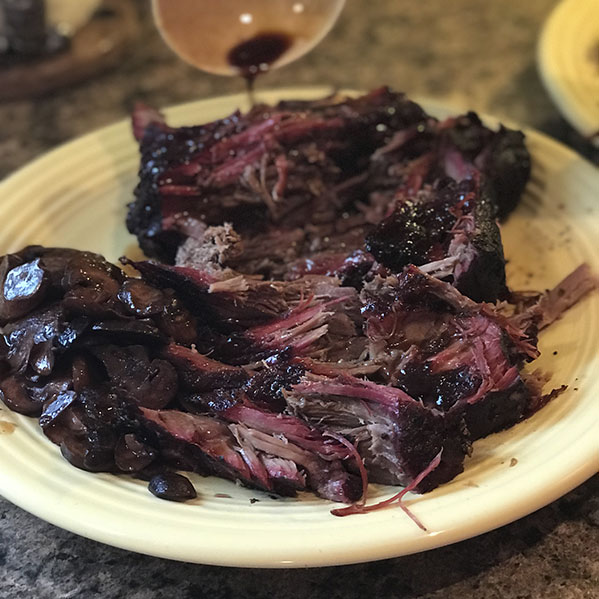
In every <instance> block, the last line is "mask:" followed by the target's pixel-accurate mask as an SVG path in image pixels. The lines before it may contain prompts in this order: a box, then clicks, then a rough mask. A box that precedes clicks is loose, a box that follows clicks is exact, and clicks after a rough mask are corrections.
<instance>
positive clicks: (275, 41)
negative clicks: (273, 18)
mask: <svg viewBox="0 0 599 599" xmlns="http://www.w3.org/2000/svg"><path fill="white" fill-rule="evenodd" d="M292 43H293V38H292V37H291V36H290V35H288V34H287V33H272V32H265V33H259V34H258V35H255V36H254V37H252V38H250V39H249V40H246V41H244V42H241V43H240V44H237V46H235V47H233V48H231V50H230V51H229V53H228V54H227V62H228V63H229V64H230V65H231V66H232V67H235V68H236V69H239V73H240V75H241V76H242V77H243V78H244V79H245V80H246V83H247V90H248V94H249V95H250V99H251V96H252V92H253V89H254V81H255V79H256V77H257V76H258V75H260V73H264V72H265V71H267V70H268V67H269V66H270V65H271V64H272V63H273V62H275V61H276V60H278V59H279V58H280V57H281V56H283V54H284V53H285V52H286V51H287V50H289V48H290V47H291V44H292Z"/></svg>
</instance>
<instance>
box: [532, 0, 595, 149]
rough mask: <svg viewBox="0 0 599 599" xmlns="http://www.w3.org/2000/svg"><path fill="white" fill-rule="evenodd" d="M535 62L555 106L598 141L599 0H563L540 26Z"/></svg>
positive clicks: (571, 122)
mask: <svg viewBox="0 0 599 599" xmlns="http://www.w3.org/2000/svg"><path fill="white" fill-rule="evenodd" d="M537 62H538V65H539V71H540V73H541V78H542V79H543V82H544V84H545V87H546V88H547V91H548V92H549V94H550V95H551V97H552V98H553V101H554V102H555V103H556V104H557V107H558V108H559V109H560V111H561V112H562V113H563V115H564V116H565V117H566V119H567V120H568V121H569V123H570V124H571V125H572V126H573V127H574V128H575V129H577V130H578V131H579V132H580V133H581V134H582V135H584V136H585V137H588V138H589V139H591V140H592V141H593V143H595V145H599V1H598V0H562V1H561V2H560V3H559V4H558V5H557V6H556V7H555V9H554V10H553V12H552V13H551V15H550V16H549V18H548V19H547V21H546V22H545V25H544V26H543V31H542V34H541V38H540V40H539V46H538V52H537Z"/></svg>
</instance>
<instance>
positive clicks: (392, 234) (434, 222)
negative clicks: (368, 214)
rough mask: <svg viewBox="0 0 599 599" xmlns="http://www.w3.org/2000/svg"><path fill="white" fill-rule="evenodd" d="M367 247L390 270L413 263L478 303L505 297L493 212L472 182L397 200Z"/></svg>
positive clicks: (450, 182) (446, 184) (442, 185)
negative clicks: (394, 207) (447, 282)
mask: <svg viewBox="0 0 599 599" xmlns="http://www.w3.org/2000/svg"><path fill="white" fill-rule="evenodd" d="M366 247H367V249H368V250H369V251H370V252H371V253H372V255H373V256H374V257H375V258H376V259H377V260H378V261H379V262H381V263H382V264H383V265H385V266H387V267H388V268H390V269H391V270H393V271H394V272H399V271H401V270H402V269H403V267H405V266H407V265H408V264H415V265H416V266H420V267H421V269H422V270H425V271H427V272H430V273H431V274H434V275H435V276H437V277H440V278H443V279H448V280H450V281H451V282H452V283H453V284H454V285H455V286H456V287H457V288H458V289H459V290H460V291H461V292H462V293H464V294H465V295H467V296H469V297H471V298H472V299H474V300H476V301H495V300H497V299H505V298H506V296H507V293H508V292H507V287H506V284H505V259H504V257H503V247H502V244H501V237H500V234H499V229H498V227H497V224H496V222H495V208H494V206H493V204H492V202H491V201H490V199H489V198H488V197H487V196H486V195H485V193H484V189H482V188H481V187H480V185H479V184H478V183H477V181H476V180H475V179H467V180H464V181H462V182H461V183H456V182H455V181H454V180H452V179H445V180H441V181H439V182H438V183H437V184H436V185H434V186H433V187H427V188H426V189H424V190H422V191H420V192H418V194H416V196H415V197H413V198H411V197H410V198H409V199H403V200H398V203H397V208H396V209H395V211H394V212H393V213H392V214H391V215H390V216H389V217H388V218H386V219H385V220H383V221H382V222H381V224H380V225H378V226H377V227H376V228H375V229H374V230H373V231H372V232H371V233H370V234H369V235H368V237H367V238H366Z"/></svg>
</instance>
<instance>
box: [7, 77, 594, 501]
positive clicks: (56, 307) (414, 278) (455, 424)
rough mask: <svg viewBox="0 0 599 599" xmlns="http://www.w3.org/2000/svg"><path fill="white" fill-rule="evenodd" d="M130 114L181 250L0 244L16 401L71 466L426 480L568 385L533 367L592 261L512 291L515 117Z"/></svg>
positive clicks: (326, 489) (368, 109)
mask: <svg viewBox="0 0 599 599" xmlns="http://www.w3.org/2000/svg"><path fill="white" fill-rule="evenodd" d="M134 131H135V135H136V137H137V139H138V140H139V141H140V145H141V153H142V164H141V170H140V182H139V185H138V187H137V189H136V192H135V195H136V199H135V201H134V202H133V203H132V204H131V205H130V207H129V216H128V221H127V222H128V226H129V229H130V230H131V231H132V232H134V233H135V234H137V236H138V239H139V242H140V245H141V247H142V248H143V249H144V251H145V252H146V253H147V254H148V255H150V256H151V257H152V258H159V259H162V260H163V262H159V261H156V260H155V259H151V260H144V261H138V262H133V261H131V260H128V259H126V258H123V259H121V262H122V263H123V264H126V265H128V266H130V267H133V268H134V269H136V270H137V272H138V273H139V275H140V276H139V278H138V277H133V276H129V275H127V274H125V273H124V272H123V271H122V270H121V269H120V268H118V267H117V266H114V265H112V264H109V263H108V262H106V260H104V258H102V257H101V256H99V255H97V254H93V253H90V252H80V251H76V250H69V249H61V248H43V247H39V246H31V247H27V248H25V249H23V250H22V251H20V252H18V253H16V254H9V255H6V256H4V257H2V258H0V290H1V292H2V293H0V326H1V327H2V329H1V331H2V340H1V343H0V398H1V399H2V400H3V401H4V403H5V404H6V405H7V406H8V407H9V408H10V409H12V410H15V411H17V412H20V413H22V414H26V415H28V416H35V417H38V418H39V423H40V426H41V428H42V430H43V431H44V433H45V434H46V435H47V437H48V438H49V439H50V440H51V441H53V442H54V443H56V444H57V445H59V446H60V449H61V452H62V454H63V455H64V457H65V458H66V459H67V460H69V461H70V462H71V463H72V464H73V465H75V466H77V467H78V468H83V469H86V470H90V471H94V472H96V471H106V472H115V473H119V472H120V473H127V474H130V475H133V476H136V477H139V478H142V479H145V480H148V481H149V488H150V491H151V492H152V493H154V494H155V495H156V496H157V497H162V498H164V499H168V500H173V501H184V500H186V499H190V498H193V497H195V490H194V488H193V486H192V485H191V483H190V482H189V481H188V480H187V479H185V478H184V477H182V476H181V475H180V474H176V473H175V472H174V471H175V470H185V471H190V472H197V473H199V474H201V475H206V476H207V475H215V476H220V477H223V478H226V479H229V480H232V481H236V482H239V483H241V484H243V485H246V486H249V487H253V488H256V489H261V490H263V491H268V492H271V493H272V492H274V493H277V494H280V495H294V494H296V493H297V492H298V491H312V492H314V493H316V494H317V495H319V496H320V497H323V498H326V499H330V500H333V501H339V502H346V503H352V502H356V501H358V500H359V499H360V498H362V499H365V497H363V494H364V492H365V490H366V486H367V482H368V479H369V480H371V481H374V482H379V483H383V484H393V485H403V486H405V487H407V488H408V489H414V490H416V491H418V492H423V493H424V492H427V491H430V490H431V489H433V488H435V487H436V486H438V485H440V484H442V483H444V482H447V481H449V480H451V479H452V478H453V477H455V476H456V475H457V474H459V473H460V472H461V471H462V470H463V465H464V459H465V457H466V456H467V455H468V454H469V453H470V451H471V443H472V441H473V440H475V439H478V438H479V437H483V436H485V435H488V434H490V433H493V432H495V431H499V430H501V429H503V428H506V427H509V426H512V425H513V424H514V423H516V422H517V421H519V420H520V419H522V418H524V417H526V416H528V415H529V414H531V413H532V412H533V411H535V410H536V409H538V408H539V407H541V406H542V405H544V403H546V401H548V397H551V396H552V395H554V394H555V393H553V394H552V393H550V394H549V395H545V396H543V395H542V385H541V384H540V382H541V379H542V377H541V376H540V375H534V376H532V375H528V376H527V375H525V374H523V373H522V369H523V366H524V365H525V363H526V362H528V361H531V360H533V359H534V358H536V357H537V356H538V350H537V347H536V337H537V333H538V331H539V330H540V329H541V328H542V327H544V326H547V325H548V324H550V323H551V322H552V321H553V320H555V319H556V318H558V317H559V315H560V314H561V313H562V312H563V311H565V310H566V309H567V308H569V307H570V306H571V305H572V304H573V303H575V302H576V301H578V300H579V299H580V298H581V297H582V295H584V294H585V293H586V292H588V291H591V290H592V289H594V288H595V287H596V286H597V281H596V279H595V278H594V276H593V275H592V273H591V272H590V271H589V270H588V268H586V267H584V266H583V267H581V268H580V269H578V270H577V271H575V272H574V273H573V274H572V275H570V276H569V277H567V278H566V279H564V281H562V282H561V283H560V284H559V285H558V287H557V288H556V289H554V290H551V291H548V292H547V293H545V294H544V295H541V294H537V295H536V296H531V295H528V296H522V295H518V294H510V293H509V292H508V290H507V287H506V282H505V269H504V266H505V261H504V258H503V250H502V245H501V239H500V234H499V229H498V226H497V223H496V218H497V217H498V216H505V215H506V214H507V213H508V212H509V211H510V210H511V209H512V208H513V207H514V206H515V205H516V203H517V201H518V198H519V196H520V193H521V192H522V189H523V187H524V185H525V183H526V180H527V178H528V173H529V167H530V164H529V158H528V153H527V151H526V149H525V147H524V145H523V136H522V134H521V133H519V132H516V131H509V130H508V129H505V128H500V129H499V131H497V132H493V131H491V130H489V129H487V128H486V127H484V126H483V125H482V123H481V122H480V120H479V119H478V117H477V116H476V115H475V114H473V113H469V114H467V115H464V116H461V117H457V118H453V119H448V120H446V121H443V122H439V121H437V120H435V119H433V118H431V117H429V116H428V115H426V114H425V113H424V111H423V110H422V109H421V108H420V107H418V106H417V105H416V104H414V103H412V102H410V101H409V100H407V99H406V98H405V97H404V96H403V95H401V94H396V93H393V92H391V91H389V90H388V89H385V88H383V89H380V90H376V91H374V92H372V93H370V94H367V95H365V96H362V97H359V98H356V99H345V100H339V99H337V98H334V97H331V98H325V99H323V100H319V101H315V102H282V103H280V104H279V105H277V106H276V107H268V106H257V107H255V108H253V109H252V110H251V111H250V112H249V113H247V114H240V113H234V114H233V115H231V116H229V117H227V118H225V119H222V120H220V121H216V122H213V123H208V124H206V125H201V126H196V127H183V128H179V129H175V128H172V127H169V126H168V125H167V124H166V123H165V122H164V120H163V118H162V116H161V115H160V114H159V113H158V112H156V111H154V110H152V109H149V108H147V107H141V106H140V107H138V108H137V109H136V111H135V114H134ZM497 300H509V301H511V302H512V303H511V304H508V303H507V302H506V301H502V302H499V303H495V304H494V303H491V302H497ZM482 301H484V302H489V303H477V302H482ZM359 505H360V506H362V507H363V508H364V506H363V504H359ZM376 507H377V506H368V507H367V508H364V509H363V510H362V511H368V508H370V509H375V508H376ZM358 511H360V510H358Z"/></svg>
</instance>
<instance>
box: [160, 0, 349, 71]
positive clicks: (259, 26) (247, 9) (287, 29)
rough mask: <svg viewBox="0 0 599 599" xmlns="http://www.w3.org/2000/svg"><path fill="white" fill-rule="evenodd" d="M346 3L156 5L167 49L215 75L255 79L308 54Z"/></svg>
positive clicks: (267, 0)
mask: <svg viewBox="0 0 599 599" xmlns="http://www.w3.org/2000/svg"><path fill="white" fill-rule="evenodd" d="M344 4H345V0H302V1H301V2H299V1H297V0H276V2H273V0H220V1H219V2H214V1H213V0H152V7H153V10H154V18H155V20H156V24H157V26H158V29H159V31H160V33H161V34H162V36H163V38H164V39H165V41H166V42H167V44H168V45H169V46H170V47H171V48H172V49H173V50H174V51H175V52H176V53H177V54H178V55H179V56H180V57H181V58H182V59H183V60H185V61H187V62H188V63H190V64H192V65H193V66H195V67H197V68H198V69H202V70H203V71H207V72H209V73H214V74H216V75H242V76H243V77H245V78H254V77H256V75H258V74H259V73H260V72H264V71H267V70H269V69H272V68H277V67H280V66H283V65H286V64H288V63H290V62H292V61H293V60H296V59H298V58H300V57H301V56H303V55H304V54H306V53H307V52H309V51H310V50H311V49H312V48H313V47H314V46H316V44H318V42H320V41H321V40H322V39H323V38H324V36H325V35H326V34H327V33H328V32H329V31H330V29H331V28H332V27H333V25H334V24H335V21H336V20H337V17H338V16H339V13H340V12H341V10H342V8H343V5H344Z"/></svg>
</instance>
